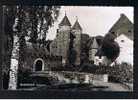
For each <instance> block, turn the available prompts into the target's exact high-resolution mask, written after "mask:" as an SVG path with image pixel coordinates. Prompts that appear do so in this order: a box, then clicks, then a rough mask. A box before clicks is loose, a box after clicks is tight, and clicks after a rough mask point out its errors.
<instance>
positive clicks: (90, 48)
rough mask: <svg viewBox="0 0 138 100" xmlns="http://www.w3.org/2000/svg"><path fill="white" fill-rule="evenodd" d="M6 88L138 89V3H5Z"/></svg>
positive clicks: (4, 58)
mask: <svg viewBox="0 0 138 100" xmlns="http://www.w3.org/2000/svg"><path fill="white" fill-rule="evenodd" d="M1 13H2V23H1V25H2V33H3V35H2V39H3V40H4V43H3V44H2V45H1V46H2V59H1V60H2V89H3V90H7V91H8V90H12V91H15V90H20V91H24V90H25V91H41V90H53V91H54V90H60V91H103V92H104V91H114V92H133V82H134V79H133V74H134V73H133V69H134V68H133V65H134V63H133V60H134V59H133V54H134V53H133V51H134V47H133V45H134V7H132V6H47V5H41V6H33V5H32V6H30V5H29V6H27V5H3V6H2V12H1Z"/></svg>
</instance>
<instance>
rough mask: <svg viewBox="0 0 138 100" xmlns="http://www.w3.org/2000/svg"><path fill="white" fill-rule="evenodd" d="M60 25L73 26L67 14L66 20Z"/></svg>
mask: <svg viewBox="0 0 138 100" xmlns="http://www.w3.org/2000/svg"><path fill="white" fill-rule="evenodd" d="M59 25H60V26H64V25H67V26H71V23H70V21H69V19H68V17H67V15H66V14H65V16H64V18H63V19H62V21H61V22H60V24H59Z"/></svg>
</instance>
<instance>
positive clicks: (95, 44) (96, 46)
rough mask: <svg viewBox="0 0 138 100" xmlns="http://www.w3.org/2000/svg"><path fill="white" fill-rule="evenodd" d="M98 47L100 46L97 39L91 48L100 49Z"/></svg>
mask: <svg viewBox="0 0 138 100" xmlns="http://www.w3.org/2000/svg"><path fill="white" fill-rule="evenodd" d="M98 47H99V46H98V43H97V40H96V38H94V40H93V43H92V46H91V48H92V49H98Z"/></svg>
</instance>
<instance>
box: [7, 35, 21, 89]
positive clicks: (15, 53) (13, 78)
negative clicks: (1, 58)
mask: <svg viewBox="0 0 138 100" xmlns="http://www.w3.org/2000/svg"><path fill="white" fill-rule="evenodd" d="M18 65H19V37H18V36H17V35H15V36H14V37H13V50H12V56H11V65H10V79H9V90H16V89H17V73H18Z"/></svg>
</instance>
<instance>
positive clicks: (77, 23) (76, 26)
mask: <svg viewBox="0 0 138 100" xmlns="http://www.w3.org/2000/svg"><path fill="white" fill-rule="evenodd" d="M72 29H75V30H82V28H81V26H80V24H79V22H78V20H76V22H75V24H74V25H73V27H72Z"/></svg>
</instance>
